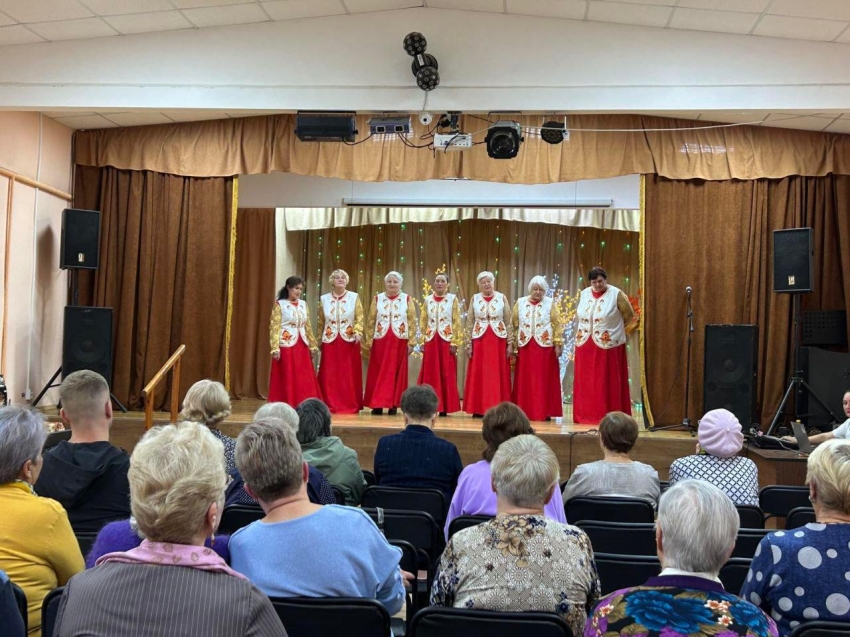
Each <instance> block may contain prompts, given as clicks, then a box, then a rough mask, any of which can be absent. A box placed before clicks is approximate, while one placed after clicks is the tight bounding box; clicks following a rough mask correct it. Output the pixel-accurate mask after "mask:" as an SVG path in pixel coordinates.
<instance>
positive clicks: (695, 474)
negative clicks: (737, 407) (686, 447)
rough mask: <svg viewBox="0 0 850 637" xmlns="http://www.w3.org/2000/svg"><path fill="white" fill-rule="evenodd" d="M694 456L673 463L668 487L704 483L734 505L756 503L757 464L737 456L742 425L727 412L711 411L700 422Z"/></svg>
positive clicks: (757, 500)
mask: <svg viewBox="0 0 850 637" xmlns="http://www.w3.org/2000/svg"><path fill="white" fill-rule="evenodd" d="M697 436H698V439H699V442H698V443H697V447H696V452H695V453H696V455H693V456H685V457H684V458H679V459H678V460H674V461H673V464H671V465H670V486H672V485H674V484H676V483H677V482H679V481H680V480H687V479H689V478H693V479H696V480H705V481H706V482H710V483H711V484H713V485H714V486H716V487H718V488H719V489H720V490H721V491H723V492H724V493H725V494H726V495H728V496H729V497H730V498H731V499H732V502H734V503H735V504H751V505H753V506H758V503H759V476H758V468H757V467H756V463H755V462H753V461H752V460H750V459H749V458H744V457H742V456H739V455H737V454H738V452H739V451H741V447H743V445H744V434H743V432H742V431H741V423H739V422H738V419H737V418H736V417H735V414H733V413H732V412H730V411H727V410H726V409H714V410H712V411H710V412H708V413H707V414H706V415H705V416H703V417H702V420H700V421H699V430H698V431H697Z"/></svg>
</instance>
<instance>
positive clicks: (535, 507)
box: [431, 435, 599, 635]
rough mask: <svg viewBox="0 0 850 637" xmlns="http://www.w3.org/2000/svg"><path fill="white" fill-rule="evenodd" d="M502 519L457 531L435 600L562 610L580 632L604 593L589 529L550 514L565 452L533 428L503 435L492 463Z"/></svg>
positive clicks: (507, 608)
mask: <svg viewBox="0 0 850 637" xmlns="http://www.w3.org/2000/svg"><path fill="white" fill-rule="evenodd" d="M490 470H491V473H492V482H491V484H492V489H493V491H494V492H495V493H496V499H497V505H496V507H497V508H496V518H495V519H493V520H490V521H488V522H485V523H483V524H479V525H478V526H474V527H471V528H468V529H464V530H462V531H458V532H457V533H455V534H454V535H453V536H452V537H451V539H450V540H449V542H448V544H447V545H446V549H445V551H444V552H443V555H442V557H441V558H440V563H439V565H438V566H437V571H436V574H435V575H434V586H433V588H432V589H431V604H432V605H434V606H450V607H454V608H475V609H487V610H496V611H547V612H550V613H558V614H559V615H561V617H563V618H564V620H565V621H566V622H567V624H569V626H570V628H572V630H573V633H574V634H576V635H577V634H580V632H581V630H582V628H583V627H584V622H585V619H586V618H587V613H588V612H589V611H590V609H591V608H593V604H594V602H596V600H597V599H598V598H599V577H598V575H597V574H596V565H595V563H594V561H593V548H592V547H591V546H590V540H589V539H588V537H587V535H585V533H584V531H582V530H581V529H578V528H576V527H573V526H568V525H566V524H561V523H560V522H555V521H553V520H551V519H549V518H547V517H545V516H544V515H543V506H544V504H545V503H546V502H549V501H550V500H553V499H554V500H556V501H558V502H560V498H559V497H558V495H557V493H558V459H557V458H556V457H555V454H554V452H553V451H552V450H551V449H550V448H549V446H548V445H547V444H546V443H545V442H543V441H542V440H540V439H539V438H537V437H536V436H533V435H522V436H516V437H514V438H511V439H510V440H507V441H505V442H503V443H502V444H501V445H500V446H499V449H498V450H497V451H496V453H495V455H494V457H493V461H492V463H491V467H490Z"/></svg>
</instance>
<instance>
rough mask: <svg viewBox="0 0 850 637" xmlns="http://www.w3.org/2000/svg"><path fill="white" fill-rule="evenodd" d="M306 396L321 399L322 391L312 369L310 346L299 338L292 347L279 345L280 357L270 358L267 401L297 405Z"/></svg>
mask: <svg viewBox="0 0 850 637" xmlns="http://www.w3.org/2000/svg"><path fill="white" fill-rule="evenodd" d="M308 398H318V399H319V400H321V399H322V391H321V390H320V389H319V383H318V381H317V380H316V372H314V371H313V359H312V358H311V357H310V348H309V347H307V344H306V343H305V342H304V341H302V340H301V339H300V338H299V339H298V342H296V343H295V345H293V346H292V347H281V348H280V358H279V359H278V360H274V359H272V371H271V374H270V377H269V402H270V403H287V404H288V405H291V406H292V407H297V406H298V405H300V404H301V402H302V401H304V400H307V399H308Z"/></svg>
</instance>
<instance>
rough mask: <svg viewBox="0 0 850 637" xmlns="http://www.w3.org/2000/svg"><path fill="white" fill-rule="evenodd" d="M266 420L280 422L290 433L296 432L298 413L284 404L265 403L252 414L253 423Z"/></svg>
mask: <svg viewBox="0 0 850 637" xmlns="http://www.w3.org/2000/svg"><path fill="white" fill-rule="evenodd" d="M267 418H277V419H279V420H282V421H283V422H284V423H285V424H287V425H289V427H290V428H291V429H292V431H298V412H296V411H295V410H294V409H293V408H292V407H290V406H289V405H288V404H286V403H266V404H265V405H263V406H262V407H260V408H259V409H258V410H257V411H256V412H254V422H258V421H260V420H266V419H267Z"/></svg>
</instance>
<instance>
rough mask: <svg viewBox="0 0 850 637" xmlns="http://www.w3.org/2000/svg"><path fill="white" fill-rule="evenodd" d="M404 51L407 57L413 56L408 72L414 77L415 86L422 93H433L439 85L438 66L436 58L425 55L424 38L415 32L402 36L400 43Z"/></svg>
mask: <svg viewBox="0 0 850 637" xmlns="http://www.w3.org/2000/svg"><path fill="white" fill-rule="evenodd" d="M402 44H403V46H404V50H405V51H406V52H407V54H408V55H411V56H413V64H411V66H410V70H411V71H412V72H413V75H414V76H415V77H416V84H417V85H418V86H419V88H421V89H422V90H423V91H433V90H434V89H435V88H437V86H438V85H439V84H440V71H439V70H438V69H439V68H440V65H439V64H438V63H437V58H435V57H434V56H433V55H431V54H429V53H425V49H426V48H427V47H428V41H427V40H426V39H425V36H424V35H422V34H421V33H417V32H416V31H414V32H412V33H408V34H407V35H406V36H404V42H403V43H402Z"/></svg>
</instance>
